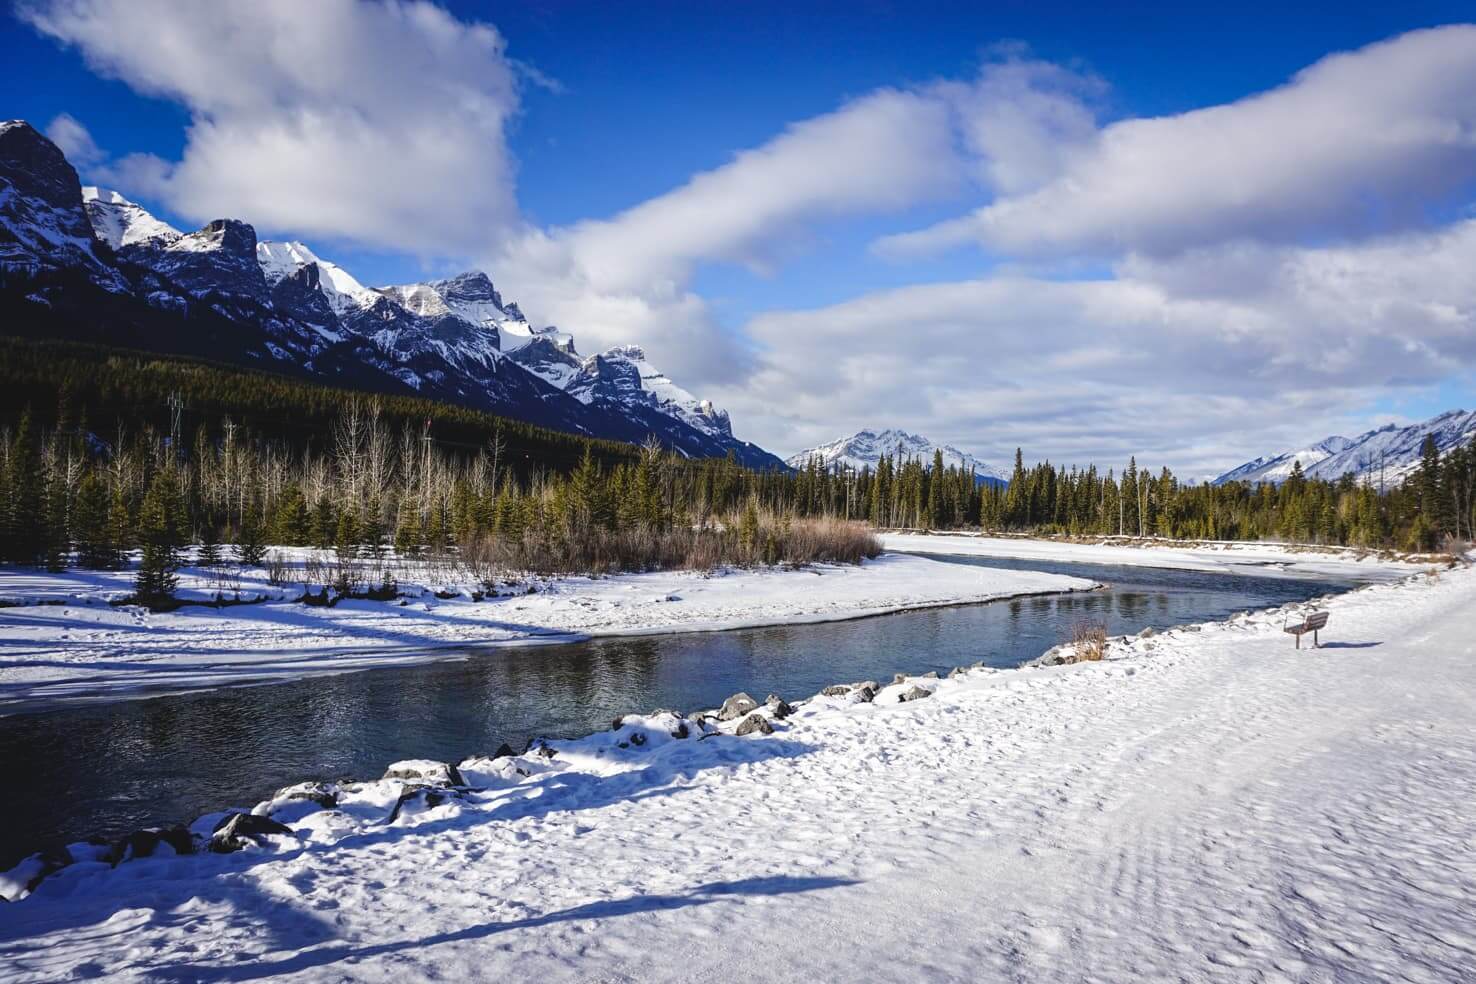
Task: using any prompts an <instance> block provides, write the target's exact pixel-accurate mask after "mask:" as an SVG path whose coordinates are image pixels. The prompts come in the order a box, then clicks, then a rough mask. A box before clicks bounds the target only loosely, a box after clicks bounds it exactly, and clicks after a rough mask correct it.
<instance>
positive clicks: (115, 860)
mask: <svg viewBox="0 0 1476 984" xmlns="http://www.w3.org/2000/svg"><path fill="white" fill-rule="evenodd" d="M160 844H168V845H169V846H170V847H171V848H173V849H174V853H175V854H194V853H195V840H194V838H193V837H191V836H190V832H189V831H188V830H186V829H185V828H184V827H148V828H146V829H144V830H135V831H134V832H133V833H131V834H129V835H128V836H126V837H123V838H120V839H119V840H117V841H114V842H113V846H112V847H111V848H109V850H108V853H107V854H105V855H104V856H103V860H104V861H106V862H107V863H108V864H110V865H113V866H114V867H117V866H118V865H119V864H120V863H122V862H124V861H131V860H133V859H134V858H147V857H152V856H153V854H154V852H155V851H156V850H158V849H159V845H160Z"/></svg>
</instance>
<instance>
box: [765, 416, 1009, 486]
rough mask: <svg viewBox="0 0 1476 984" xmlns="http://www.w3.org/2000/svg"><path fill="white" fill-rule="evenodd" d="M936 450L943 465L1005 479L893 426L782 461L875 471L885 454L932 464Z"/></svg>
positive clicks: (949, 449) (802, 465)
mask: <svg viewBox="0 0 1476 984" xmlns="http://www.w3.org/2000/svg"><path fill="white" fill-rule="evenodd" d="M937 451H941V452H942V453H943V466H944V467H945V468H962V469H964V470H965V471H972V472H973V473H974V474H975V475H977V476H978V477H979V478H980V479H981V480H986V481H996V482H1004V481H1008V476H1006V475H1005V474H1003V473H1002V472H1000V471H999V470H998V469H996V468H993V467H992V466H990V465H988V464H986V463H985V462H983V461H981V460H980V459H978V458H977V457H975V456H974V455H972V454H969V453H968V452H967V451H960V450H959V449H958V448H955V447H953V446H952V445H948V444H935V443H934V442H932V441H930V440H928V439H927V438H926V437H923V436H921V435H919V434H909V433H907V432H906V431H901V430H895V429H889V430H882V431H871V430H863V431H858V432H857V433H855V434H852V435H851V436H850V437H842V438H838V439H836V440H834V441H831V442H830V443H829V444H822V445H820V446H819V447H814V448H809V449H807V450H805V451H801V452H799V453H798V454H795V455H791V456H790V457H789V458H787V459H785V463H786V464H788V465H789V466H790V467H791V468H805V467H807V466H808V465H809V463H810V461H811V460H818V461H819V463H820V465H821V467H824V468H837V467H846V468H855V469H858V470H859V469H861V468H870V469H871V470H872V471H875V470H876V466H877V464H878V463H879V462H880V461H881V459H882V457H883V456H884V455H885V456H887V457H890V458H892V459H894V460H895V459H897V458H899V457H900V458H901V459H902V460H903V461H913V460H916V461H921V462H922V463H923V464H924V465H925V466H928V467H932V464H933V454H934V452H937Z"/></svg>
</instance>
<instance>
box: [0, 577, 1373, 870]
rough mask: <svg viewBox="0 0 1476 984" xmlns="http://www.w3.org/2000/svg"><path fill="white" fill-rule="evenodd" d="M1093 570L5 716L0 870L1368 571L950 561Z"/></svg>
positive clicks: (1203, 613) (1287, 596) (1025, 655)
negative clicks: (952, 595) (509, 753)
mask: <svg viewBox="0 0 1476 984" xmlns="http://www.w3.org/2000/svg"><path fill="white" fill-rule="evenodd" d="M936 559H940V560H949V561H952V562H955V563H965V564H978V565H982V566H989V567H1005V568H1018V569H1028V570H1044V571H1053V572H1057V573H1062V574H1074V575H1078V576H1081V577H1087V578H1093V579H1095V580H1097V581H1101V582H1104V583H1105V584H1107V585H1108V587H1107V588H1106V589H1105V590H1102V591H1095V592H1091V593H1085V594H1080V593H1079V594H1066V595H1056V596H1044V597H1034V598H1021V599H1016V600H1013V601H997V602H991V603H988V604H982V605H963V606H957V607H951V608H934V609H927V610H923V611H915V612H902V613H898V614H894V615H884V616H879V617H876V618H864V619H857V620H853V621H849V622H831V623H826V624H820V625H801V626H789V627H780V628H769V629H750V630H741V631H733V632H717V633H694V634H688V635H668V636H646V637H640V638H629V639H607V640H601V641H595V642H585V643H575V644H570V645H562V646H548V647H536V648H528V649H498V650H493V651H488V652H481V653H472V654H468V655H467V657H466V658H465V659H462V660H456V661H447V662H439V663H430V664H422V665H418V666H410V667H397V668H390V669H382V670H369V671H365V672H361V673H352V674H344V675H340V676H330V677H316V678H312V679H308V680H303V681H301V682H295V683H282V684H274V685H271V686H257V687H238V688H232V689H225V690H218V691H213V692H209V693H199V694H189V695H184V696H176V697H160V698H155V699H151V700H135V701H126V702H122V703H116V704H108V705H101V706H97V705H94V706H87V707H81V708H77V709H69V710H57V711H48V712H41V713H34V714H20V715H15V716H12V717H7V718H0V762H4V763H6V770H5V771H6V773H7V781H6V786H7V789H6V796H5V799H6V801H7V802H6V805H5V806H4V808H3V809H0V870H4V869H5V868H8V867H9V866H10V865H11V864H13V863H14V862H15V861H16V860H18V859H19V858H21V857H23V856H24V855H26V854H28V853H30V852H31V851H34V850H37V849H38V848H40V847H42V846H45V845H48V844H57V843H67V842H69V841H73V840H79V839H82V838H84V837H87V836H90V835H101V836H116V835H120V834H123V833H127V832H129V831H131V830H136V829H138V828H140V827H144V826H157V825H165V824H169V823H177V822H185V823H188V822H189V821H191V820H193V819H194V818H195V817H196V816H199V815H201V814H204V813H208V812H211V811H214V810H220V809H224V808H226V807H229V806H244V807H248V808H249V807H250V806H251V805H253V804H254V803H255V802H256V801H257V800H259V799H261V798H264V796H265V795H266V794H268V793H270V792H271V791H272V790H274V789H277V788H280V787H282V786H285V785H289V784H291V783H294V782H299V781H302V780H305V779H310V778H320V779H335V778H342V777H353V778H375V777H377V776H379V775H381V774H382V773H383V771H384V768H385V766H386V765H387V764H389V763H390V762H393V761H395V760H397V759H405V758H430V759H440V760H443V761H452V762H455V761H458V760H459V759H461V758H464V757H465V756H467V755H470V754H475V753H491V752H492V751H493V750H495V749H496V748H497V746H498V745H500V744H502V743H503V742H506V743H508V744H509V745H511V746H512V747H513V748H514V749H517V750H521V749H522V748H523V747H524V746H525V745H526V743H527V742H528V740H529V739H530V738H533V737H535V736H544V737H550V738H553V737H577V736H580V735H585V734H589V733H590V732H592V731H596V730H600V729H603V728H607V727H609V725H610V721H611V719H612V718H614V717H615V715H617V714H621V713H630V712H636V711H649V710H653V709H656V708H673V709H677V710H682V711H691V710H695V709H699V708H705V707H716V706H717V705H718V704H720V703H721V702H722V701H723V699H724V698H725V697H727V696H728V695H729V694H732V693H734V692H736V691H739V690H746V691H748V692H750V693H752V694H753V695H754V696H755V697H756V698H758V699H760V700H762V699H763V697H764V696H765V695H766V694H768V693H777V694H779V695H781V696H783V697H785V698H787V699H790V700H795V699H798V698H802V697H807V696H810V695H812V694H815V693H817V692H818V691H819V690H820V689H822V688H823V687H825V686H828V685H829V684H832V683H843V682H850V681H854V680H863V679H873V680H881V681H883V682H885V681H888V680H890V678H891V676H892V674H893V673H897V672H905V673H924V672H927V671H928V670H936V671H938V672H939V673H940V674H942V673H946V672H947V671H948V670H950V669H952V668H953V667H954V666H959V665H968V664H971V663H974V662H976V661H980V660H982V661H983V662H984V663H985V664H986V665H989V666H998V667H1009V666H1018V665H1020V664H1021V663H1024V662H1027V661H1029V660H1031V659H1034V658H1035V657H1036V656H1039V655H1040V654H1041V653H1042V652H1044V651H1045V650H1046V649H1049V648H1050V647H1051V646H1053V645H1055V644H1056V643H1058V642H1062V641H1064V640H1065V639H1067V638H1069V636H1070V632H1071V628H1072V626H1073V625H1074V624H1075V623H1077V622H1079V621H1081V620H1083V619H1090V620H1093V621H1102V622H1105V623H1106V624H1107V627H1108V632H1109V634H1113V635H1121V634H1123V633H1132V632H1137V631H1139V630H1141V629H1143V628H1144V627H1147V626H1153V627H1155V628H1165V627H1168V626H1171V625H1179V624H1183V623H1189V622H1203V621H1210V620H1215V619H1221V618H1225V617H1228V616H1229V615H1231V614H1233V613H1234V612H1237V611H1242V610H1245V609H1254V608H1266V607H1271V606H1275V605H1280V604H1284V603H1286V602H1291V601H1303V600H1306V599H1309V598H1312V597H1316V596H1318V595H1322V594H1327V593H1330V592H1336V591H1341V590H1345V589H1347V588H1351V587H1353V586H1355V585H1356V583H1357V582H1355V581H1352V580H1339V579H1331V578H1315V579H1310V578H1287V577H1270V576H1258V575H1240V574H1222V573H1201V572H1193V571H1172V570H1157V569H1152V568H1141V567H1118V566H1109V565H1101V564H1074V563H1052V562H1042V561H1033V560H1032V561H1011V560H1000V559H994V558H983V557H951V558H936Z"/></svg>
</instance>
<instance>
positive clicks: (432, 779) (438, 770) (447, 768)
mask: <svg viewBox="0 0 1476 984" xmlns="http://www.w3.org/2000/svg"><path fill="white" fill-rule="evenodd" d="M384 778H385V779H405V780H412V781H415V782H423V783H429V784H430V785H434V786H464V785H466V783H465V782H464V781H463V780H462V778H461V773H460V772H458V771H457V769H456V766H454V765H451V764H450V763H449V762H433V761H431V760H430V759H407V760H406V761H404V762H396V763H394V764H393V765H391V766H390V767H389V768H388V769H386V770H385V773H384Z"/></svg>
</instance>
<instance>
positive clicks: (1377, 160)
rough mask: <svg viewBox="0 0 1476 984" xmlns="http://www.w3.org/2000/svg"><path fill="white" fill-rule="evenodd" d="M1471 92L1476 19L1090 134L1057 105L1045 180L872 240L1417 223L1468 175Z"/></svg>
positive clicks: (1071, 244)
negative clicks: (1220, 101)
mask: <svg viewBox="0 0 1476 984" xmlns="http://www.w3.org/2000/svg"><path fill="white" fill-rule="evenodd" d="M1472 92H1476V26H1472V25H1456V26H1451V27H1442V28H1435V29H1431V30H1423V31H1414V32H1411V33H1409V34H1404V35H1401V36H1399V37H1397V38H1394V39H1391V40H1389V41H1384V42H1381V43H1379V44H1373V45H1369V46H1368V47H1365V48H1362V49H1359V50H1357V51H1352V52H1344V53H1339V54H1335V55H1330V56H1328V57H1326V58H1324V59H1322V60H1321V61H1318V62H1317V63H1315V64H1314V65H1312V66H1310V67H1308V68H1306V69H1304V70H1303V71H1301V72H1299V73H1298V74H1297V75H1296V76H1295V77H1293V78H1292V79H1291V80H1290V81H1289V82H1287V83H1286V84H1285V85H1283V86H1281V87H1279V88H1276V89H1273V90H1271V91H1269V92H1266V93H1262V94H1259V95H1255V96H1250V97H1247V98H1245V99H1241V100H1238V101H1236V102H1233V103H1228V104H1225V105H1221V106H1214V107H1210V108H1207V109H1199V110H1195V111H1193V112H1187V113H1181V114H1178V115H1174V116H1165V117H1158V118H1152V119H1126V120H1122V121H1119V122H1116V123H1112V124H1110V125H1108V126H1106V127H1104V128H1102V129H1101V130H1100V131H1099V132H1097V133H1095V134H1090V135H1088V134H1086V133H1085V132H1083V130H1082V120H1081V118H1080V116H1079V115H1076V114H1073V113H1072V112H1071V110H1070V108H1069V105H1070V104H1069V101H1068V102H1067V103H1065V104H1063V108H1062V109H1061V110H1060V113H1061V115H1062V117H1063V118H1064V119H1065V120H1067V121H1069V123H1068V126H1067V130H1066V133H1065V134H1064V135H1063V136H1062V137H1061V138H1060V139H1058V140H1051V139H1049V138H1048V139H1046V140H1045V141H1044V142H1043V143H1044V146H1045V147H1046V148H1047V152H1059V153H1060V155H1061V157H1060V169H1059V173H1057V174H1056V175H1055V176H1054V177H1053V180H1051V181H1049V182H1048V183H1046V184H1045V185H1044V186H1043V187H1039V188H1034V189H1031V188H1029V187H1024V188H1019V187H1011V186H1010V184H1009V183H1008V182H1006V183H1001V184H999V185H998V189H999V191H1000V192H1001V194H1000V195H999V196H998V197H997V198H995V199H994V200H993V201H992V202H990V203H989V204H987V205H985V206H983V207H981V208H979V209H978V210H976V211H975V212H973V213H972V214H970V215H968V216H965V217H963V218H959V219H954V220H950V221H947V222H943V223H941V224H938V225H935V226H932V227H930V228H927V229H924V230H921V231H918V232H911V233H904V234H900V235H895V236H891V237H888V238H887V239H885V240H883V241H882V242H881V243H879V244H878V246H879V248H880V249H881V250H882V251H883V252H886V253H891V254H900V253H926V252H930V251H936V250H940V249H946V248H950V247H954V246H958V245H960V244H964V243H978V244H980V245H982V246H984V247H985V248H986V249H988V250H990V251H993V252H995V253H1001V254H1006V255H1010V256H1071V255H1081V254H1091V255H1095V256H1105V257H1115V256H1118V255H1121V254H1123V253H1128V252H1143V253H1150V254H1158V255H1164V254H1168V253H1172V252H1175V251H1178V250H1183V249H1189V248H1194V247H1198V246H1206V245H1213V244H1215V243H1219V242H1224V241H1226V240H1230V239H1236V238H1245V239H1253V240H1259V241H1266V242H1274V243H1296V242H1302V241H1305V240H1306V239H1308V238H1313V237H1321V238H1325V237H1358V236H1364V235H1369V234H1376V233H1383V232H1388V231H1393V230H1399V229H1407V228H1415V227H1419V226H1422V225H1426V224H1428V222H1429V221H1430V212H1431V209H1432V208H1435V207H1439V206H1441V205H1447V204H1449V203H1451V201H1452V200H1453V198H1455V197H1457V196H1460V195H1462V194H1469V192H1470V189H1471V186H1472V184H1473V182H1476V101H1473V100H1472V99H1471V93H1472ZM1068 100H1069V94H1068ZM986 129H987V128H986ZM983 152H984V153H985V155H986V158H988V155H989V154H990V153H991V152H990V150H989V148H988V147H987V146H985V147H984V148H983Z"/></svg>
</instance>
